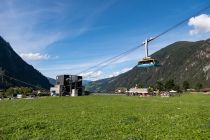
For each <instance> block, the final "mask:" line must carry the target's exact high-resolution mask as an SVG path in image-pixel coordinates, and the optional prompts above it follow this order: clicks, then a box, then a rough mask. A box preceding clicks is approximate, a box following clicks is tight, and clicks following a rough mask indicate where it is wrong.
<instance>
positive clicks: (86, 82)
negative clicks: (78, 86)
mask: <svg viewBox="0 0 210 140" xmlns="http://www.w3.org/2000/svg"><path fill="white" fill-rule="evenodd" d="M91 82H92V81H91V80H83V81H82V85H83V86H87V85H88V84H89V83H91Z"/></svg>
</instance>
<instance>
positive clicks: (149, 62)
mask: <svg viewBox="0 0 210 140" xmlns="http://www.w3.org/2000/svg"><path fill="white" fill-rule="evenodd" d="M153 39H154V38H150V39H146V40H145V41H144V42H143V43H144V49H145V58H143V59H142V60H141V61H139V62H138V65H137V67H139V68H148V67H157V66H160V62H159V61H158V60H156V59H154V58H151V57H149V56H148V43H149V42H150V41H152V40H153Z"/></svg>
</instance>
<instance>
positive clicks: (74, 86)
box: [50, 75, 84, 96]
mask: <svg viewBox="0 0 210 140" xmlns="http://www.w3.org/2000/svg"><path fill="white" fill-rule="evenodd" d="M50 94H51V96H82V95H84V87H83V86H82V76H77V75H59V76H57V77H56V84H55V86H54V87H51V88H50Z"/></svg>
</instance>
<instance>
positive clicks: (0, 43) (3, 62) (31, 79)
mask: <svg viewBox="0 0 210 140" xmlns="http://www.w3.org/2000/svg"><path fill="white" fill-rule="evenodd" d="M2 72H3V73H4V74H6V75H8V76H11V77H14V78H16V79H19V80H21V81H25V82H27V83H30V84H33V85H36V86H40V87H43V88H49V87H50V83H49V81H48V79H47V78H46V77H45V76H43V75H42V74H41V73H40V72H39V71H37V70H36V69H34V68H33V66H31V65H29V64H27V63H26V62H25V61H23V60H22V58H21V57H20V56H19V55H17V53H16V52H15V51H14V50H13V49H12V47H11V46H10V44H9V43H8V42H6V41H5V40H4V39H3V38H2V37H0V73H2ZM2 80H3V81H2ZM11 86H25V84H23V83H20V82H17V81H14V80H12V79H9V78H6V77H4V79H1V80H0V88H2V87H4V88H5V87H11Z"/></svg>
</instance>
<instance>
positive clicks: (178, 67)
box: [87, 39, 210, 91]
mask: <svg viewBox="0 0 210 140" xmlns="http://www.w3.org/2000/svg"><path fill="white" fill-rule="evenodd" d="M152 57H154V58H156V59H158V60H159V61H160V62H161V65H162V66H161V67H153V68H137V67H134V68H133V69H132V70H130V71H128V72H126V73H124V74H121V75H119V76H117V77H113V78H108V79H103V80H99V81H95V82H92V83H91V84H89V86H88V87H87V89H88V90H90V91H114V89H115V88H117V87H127V88H130V87H132V86H134V85H136V84H141V85H144V86H148V85H154V84H155V83H156V81H158V80H160V81H166V80H169V79H174V80H175V82H176V83H177V84H179V85H181V83H182V82H183V81H185V80H187V81H189V83H190V85H191V87H194V86H195V84H196V83H198V82H200V83H202V84H203V85H204V86H206V87H209V86H210V39H208V40H204V41H197V42H187V41H181V42H176V43H173V44H171V45H169V46H167V47H165V48H163V49H161V50H159V51H158V52H156V53H154V54H153V55H152Z"/></svg>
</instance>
